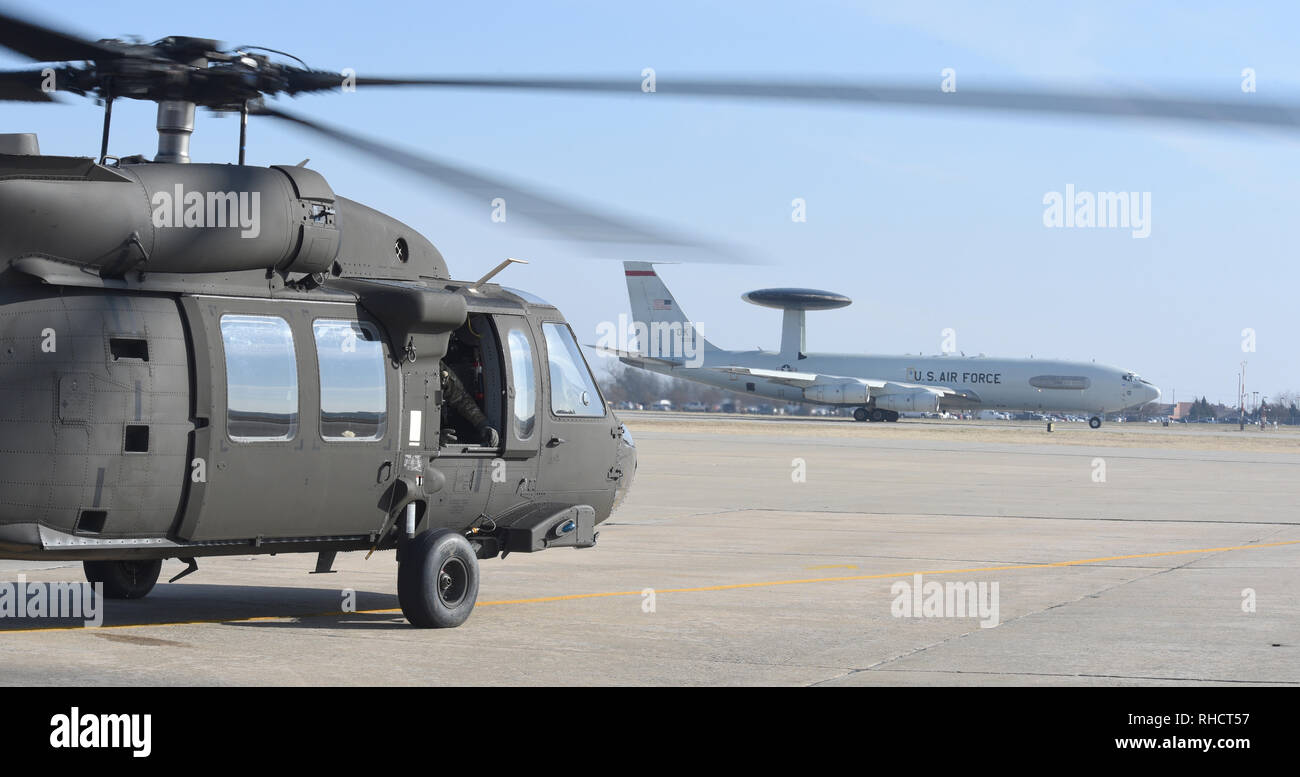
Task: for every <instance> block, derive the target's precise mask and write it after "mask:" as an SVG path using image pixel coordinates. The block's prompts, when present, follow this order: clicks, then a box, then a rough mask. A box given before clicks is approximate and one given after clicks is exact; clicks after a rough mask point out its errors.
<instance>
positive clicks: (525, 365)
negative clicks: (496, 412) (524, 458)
mask: <svg viewBox="0 0 1300 777" xmlns="http://www.w3.org/2000/svg"><path fill="white" fill-rule="evenodd" d="M506 340H507V342H508V343H509V344H510V372H511V374H512V376H513V381H514V389H515V400H514V405H513V406H512V408H511V415H512V421H511V422H512V423H513V424H514V430H515V436H516V437H518V438H519V439H521V440H527V439H528V438H529V437H532V436H533V427H534V426H535V425H536V424H537V393H536V390H535V387H536V385H537V375H536V373H535V372H534V370H533V346H532V344H530V343H529V342H528V334H527V333H525V332H524V331H523V330H522V329H511V330H510V334H509V335H507V336H506Z"/></svg>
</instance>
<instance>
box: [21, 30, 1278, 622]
mask: <svg viewBox="0 0 1300 777" xmlns="http://www.w3.org/2000/svg"><path fill="white" fill-rule="evenodd" d="M0 45H2V46H4V47H6V48H8V49H10V50H12V51H15V52H17V53H19V54H21V55H24V56H26V57H28V58H30V59H33V60H36V61H39V62H63V63H68V62H75V63H79V64H62V65H58V66H56V67H41V68H39V69H32V70H27V71H22V72H6V73H0V100H16V101H34V102H40V101H47V102H48V101H51V100H54V99H55V96H56V95H57V94H58V93H59V92H64V93H70V94H77V95H87V96H92V97H96V98H98V99H100V100H102V101H103V104H104V106H105V110H104V124H103V136H102V142H101V149H100V154H99V157H98V158H81V157H60V156H44V155H41V153H40V150H39V145H38V142H37V139H36V136H35V135H32V134H10V135H0V556H2V557H6V558H16V559H64V560H82V561H83V562H84V565H85V571H86V574H87V577H88V578H89V579H90V580H92V581H95V582H102V583H103V584H104V591H105V594H106V595H107V596H109V597H117V598H138V597H142V596H144V595H145V594H147V593H148V592H149V591H150V590H151V589H152V588H153V586H154V585H155V583H156V581H157V579H158V576H159V573H160V569H161V565H162V561H163V560H164V559H168V558H178V559H181V560H183V561H186V562H187V563H188V567H187V568H186V570H185V571H184V572H182V573H181V575H184V574H188V573H189V572H191V571H193V570H194V569H195V568H196V567H197V564H196V561H195V559H197V558H198V557H200V556H215V555H234V554H250V553H252V554H258V553H291V552H299V553H316V554H318V556H317V563H316V570H317V571H327V570H329V569H330V568H331V566H332V564H333V560H334V557H335V555H336V554H337V553H339V552H342V551H358V550H374V549H392V548H396V549H397V551H398V554H397V555H398V565H399V566H398V595H399V600H400V603H401V607H402V611H403V613H404V614H405V615H406V617H407V619H408V620H409V621H410V622H411V623H412V624H414V625H416V626H422V627H443V626H456V625H459V624H460V623H462V622H464V620H465V619H466V618H467V617H468V616H469V614H470V612H471V610H472V609H473V607H474V603H475V600H476V597H477V592H478V581H479V570H478V560H479V559H487V558H492V557H495V556H503V557H504V556H505V555H506V554H509V553H513V552H519V553H527V552H535V551H540V550H545V549H550V548H558V547H572V548H585V547H591V546H593V545H594V544H595V543H596V538H597V531H596V527H597V525H598V524H599V523H600V522H601V521H603V520H604V519H606V518H607V517H608V516H609V515H610V513H611V511H612V510H613V509H614V508H615V507H616V506H617V504H618V503H619V501H620V500H621V499H622V498H623V497H624V496H625V495H626V493H627V491H628V488H629V486H630V484H631V481H632V477H633V473H634V472H635V469H636V456H635V448H634V446H633V443H632V440H631V437H630V436H629V435H628V434H627V432H626V430H625V429H624V427H623V426H622V424H620V422H619V420H618V418H617V417H616V416H615V415H614V413H613V412H611V411H610V410H608V409H607V408H606V406H605V403H604V401H603V400H602V398H601V394H600V391H599V389H598V388H597V386H596V383H595V381H594V380H593V379H592V375H591V372H590V370H589V368H588V366H587V364H586V362H585V360H584V358H583V356H582V354H581V351H580V350H579V347H578V345H577V341H576V339H575V338H574V335H573V333H572V332H571V331H570V329H569V327H568V325H567V324H566V323H565V320H564V317H563V316H562V315H561V314H560V311H559V310H557V309H556V308H555V307H553V306H551V305H549V304H547V303H545V302H544V301H542V300H540V299H538V298H536V297H534V296H532V295H530V294H528V293H526V292H521V291H512V290H510V289H507V288H504V287H502V286H499V285H497V284H494V283H491V282H490V280H491V279H492V278H493V277H494V276H495V274H496V273H497V272H499V271H501V270H502V269H503V268H504V267H505V266H506V265H507V264H508V263H509V261H510V260H507V262H503V263H502V264H501V265H499V266H498V267H497V268H496V269H495V270H493V272H491V273H489V274H488V275H487V276H485V277H484V278H482V279H479V280H478V281H474V282H461V281H456V280H453V279H452V278H451V275H450V273H449V270H448V267H447V264H446V262H445V261H444V259H443V257H442V255H441V254H440V253H439V252H438V250H437V249H436V248H435V247H434V245H433V244H432V243H431V242H430V241H429V240H428V239H426V238H425V237H423V236H421V235H420V234H418V233H417V232H415V231H414V230H413V229H411V228H410V227H409V226H407V225H405V224H403V223H401V222H399V221H397V220H395V219H393V218H390V217H388V216H386V215H384V214H383V213H380V212H378V211H375V210H373V209H370V208H367V207H366V206H364V205H362V204H360V203H358V202H354V201H352V200H349V199H347V198H344V197H341V196H339V195H337V194H336V193H335V192H334V191H333V189H332V188H331V187H330V185H329V184H328V182H327V181H326V179H325V178H324V176H322V175H321V174H320V173H318V172H315V171H313V170H311V169H308V168H307V167H305V166H303V165H301V164H300V165H283V166H272V167H266V168H264V167H256V166H249V165H246V164H244V147H245V138H246V136H245V133H246V129H247V126H248V117H249V116H250V115H260V116H266V117H271V118H274V119H278V120H281V121H285V122H289V123H292V124H294V125H297V126H299V127H302V128H306V129H308V130H311V131H313V132H316V133H319V134H322V135H324V136H326V137H327V138H329V139H331V140H334V141H337V142H342V143H346V144H348V145H349V146H351V147H352V148H354V149H357V150H360V151H363V152H365V153H368V154H371V155H373V156H376V157H378V158H380V159H381V160H384V161H387V162H390V163H395V164H396V165H397V166H399V167H400V168H401V169H403V170H405V171H407V172H413V173H416V174H419V175H422V176H424V177H426V178H428V179H430V180H433V181H435V182H437V183H439V184H443V185H448V186H451V187H452V188H455V189H458V190H460V191H462V192H464V193H468V194H471V195H473V196H475V197H479V196H483V197H496V196H505V197H506V198H507V199H513V203H514V212H515V213H516V214H518V213H522V214H523V215H525V216H531V217H532V218H533V219H535V220H537V221H540V222H542V223H543V225H544V226H546V227H549V228H551V229H553V230H556V231H558V232H560V233H561V234H563V235H566V236H568V237H571V238H577V239H580V240H591V241H596V242H606V243H626V244H640V245H648V246H654V247H655V250H656V251H657V252H659V253H660V254H663V253H666V252H670V251H671V252H672V253H673V254H675V253H676V251H677V250H679V249H685V248H686V247H687V246H688V241H683V240H680V239H676V238H673V237H672V236H671V235H665V234H661V233H660V232H658V231H656V230H654V229H647V228H645V227H643V226H640V225H637V224H633V223H630V222H628V221H626V220H621V219H618V218H616V217H611V216H607V215H604V214H600V213H596V212H594V211H592V210H582V209H579V208H577V207H574V206H572V205H569V204H566V203H565V202H562V201H560V200H557V199H554V198H547V197H545V196H543V195H540V194H537V193H535V192H532V191H529V190H526V189H522V188H519V187H514V186H511V185H509V184H506V183H504V182H501V181H495V180H492V179H490V178H487V177H485V176H482V175H479V174H477V173H473V172H470V171H468V170H465V169H463V168H461V167H458V166H456V165H454V164H451V163H447V162H443V161H438V160H434V159H431V158H428V157H422V156H415V155H412V154H410V153H408V152H404V151H400V150H398V149H396V148H393V147H390V146H388V145H385V144H382V143H378V142H376V141H372V140H367V139H364V138H361V137H358V136H356V135H353V134H351V133H349V132H346V131H343V130H340V129H337V128H331V127H327V126H324V125H321V124H319V123H316V122H313V121H310V120H307V119H304V118H301V117H298V116H295V115H291V114H289V113H286V112H284V111H283V110H280V109H278V108H273V107H271V106H268V105H267V104H266V103H265V101H264V100H263V97H264V96H267V95H270V96H277V95H288V96H294V95H298V94H304V93H311V92H324V91H331V90H339V89H341V88H345V87H347V86H351V87H365V88H369V87H378V86H385V87H399V86H424V87H447V88H482V89H498V90H544V91H554V92H590V93H610V94H616V93H624V92H633V93H635V92H638V91H640V92H647V91H654V92H658V93H663V94H667V95H674V94H675V95H685V96H696V97H725V98H755V99H791V100H802V101H812V102H822V103H858V104H896V105H897V104H901V105H918V106H936V107H961V108H975V109H982V108H992V109H1003V110H1020V111H1047V112H1064V113H1085V114H1101V115H1113V116H1155V117H1161V118H1173V119H1191V120H1203V121H1232V122H1251V123H1256V124H1263V125H1274V126H1286V127H1293V126H1295V124H1296V123H1297V121H1296V116H1297V114H1296V112H1295V111H1294V110H1293V109H1291V108H1289V107H1287V106H1269V105H1255V104H1241V103H1234V102H1208V101H1195V100H1162V99H1156V98H1150V97H1136V98H1135V97H1124V96H1121V97H1112V96H1098V95H1065V94H1048V93H1041V92H1038V93H1035V92H1023V91H991V90H982V91H981V90H964V91H959V92H955V93H954V92H947V91H944V90H941V89H940V88H938V84H936V85H935V86H934V87H933V88H929V87H898V86H865V85H853V84H835V83H829V84H827V83H821V84H817V83H795V82H785V83H769V84H759V83H752V82H729V81H718V80H708V81H705V80H695V81H680V82H676V83H675V84H672V85H667V84H659V85H658V88H655V89H651V90H647V89H646V82H645V80H644V79H629V80H622V79H610V80H603V79H554V78H551V79H543V78H369V77H360V76H357V75H355V74H348V75H342V76H341V75H340V74H336V73H332V72H323V71H317V70H311V69H308V68H306V67H305V66H300V65H298V64H288V63H285V62H281V61H275V60H273V59H272V58H271V57H269V56H267V55H266V54H263V53H258V51H269V50H258V49H253V48H246V49H235V50H226V49H223V47H222V46H221V44H219V43H217V42H216V41H212V40H205V39H198V38H186V37H170V38H164V39H162V40H160V41H157V42H155V43H152V44H142V43H131V42H123V41H120V40H101V41H90V40H88V39H84V38H81V37H78V36H75V35H71V34H68V33H65V32H61V31H58V30H54V29H51V28H49V27H46V26H42V25H38V24H34V23H31V22H29V21H26V20H22V19H18V18H14V17H13V16H10V15H7V14H3V13H0ZM116 99H137V100H147V101H152V102H155V103H157V105H158V123H157V129H158V152H157V154H156V155H155V157H154V159H153V160H147V159H145V158H143V157H140V156H134V157H123V158H112V157H110V156H109V155H108V140H109V130H110V126H111V119H112V107H113V102H114V100H116ZM198 107H205V108H209V109H213V110H215V111H218V112H233V113H238V114H239V115H240V117H241V121H240V137H239V157H238V163H237V164H199V163H192V162H191V161H190V159H189V139H190V135H191V133H192V132H193V130H194V117H195V110H196V108H198ZM484 201H486V200H484ZM178 577H179V576H178ZM175 579H177V578H173V580H175Z"/></svg>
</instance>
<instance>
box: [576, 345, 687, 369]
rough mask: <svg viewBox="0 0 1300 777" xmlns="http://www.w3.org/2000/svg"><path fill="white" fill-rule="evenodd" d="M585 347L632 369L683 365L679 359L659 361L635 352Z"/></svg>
mask: <svg viewBox="0 0 1300 777" xmlns="http://www.w3.org/2000/svg"><path fill="white" fill-rule="evenodd" d="M587 347H588V348H590V349H592V350H593V351H599V352H600V353H603V354H606V355H608V356H617V357H618V359H619V361H621V362H623V363H624V364H630V365H632V366H633V367H645V368H647V369H652V368H653V367H681V366H682V365H684V364H685V362H684V361H683V360H681V359H660V358H658V357H655V356H643V355H641V354H639V353H637V352H636V351H620V350H619V349H617V348H606V347H604V346H602V345H588V346H587Z"/></svg>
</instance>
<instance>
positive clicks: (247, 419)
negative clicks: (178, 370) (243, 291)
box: [221, 314, 298, 442]
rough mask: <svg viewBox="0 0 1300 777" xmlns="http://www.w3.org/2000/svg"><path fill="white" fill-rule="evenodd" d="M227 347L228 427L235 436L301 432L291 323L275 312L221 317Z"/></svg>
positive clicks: (252, 438) (256, 438)
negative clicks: (269, 314)
mask: <svg viewBox="0 0 1300 777" xmlns="http://www.w3.org/2000/svg"><path fill="white" fill-rule="evenodd" d="M221 342H222V346H223V348H224V349H225V352H226V431H227V433H228V434H229V435H230V439H231V440H234V441H235V442H268V441H274V440H292V439H293V438H294V437H295V436H296V435H297V434H298V360H297V355H296V353H295V351H294V347H293V332H292V331H291V330H290V329H289V323H288V322H287V321H285V320H284V319H282V318H277V317H275V316H246V315H235V314H229V315H224V316H222V317H221Z"/></svg>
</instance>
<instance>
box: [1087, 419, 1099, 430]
mask: <svg viewBox="0 0 1300 777" xmlns="http://www.w3.org/2000/svg"><path fill="white" fill-rule="evenodd" d="M1088 426H1091V427H1092V428H1093V429H1100V428H1101V418H1100V417H1098V416H1093V417H1092V418H1089V419H1088Z"/></svg>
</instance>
